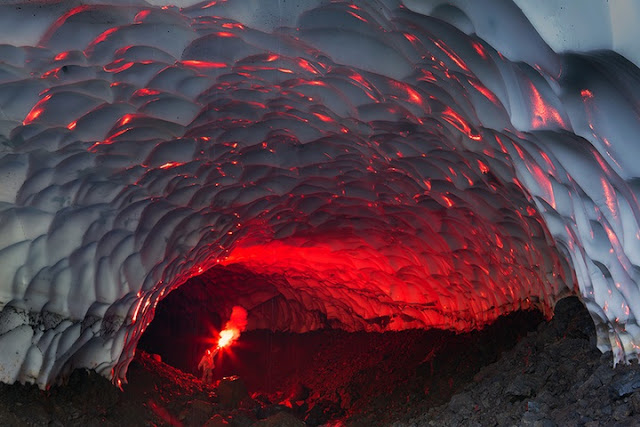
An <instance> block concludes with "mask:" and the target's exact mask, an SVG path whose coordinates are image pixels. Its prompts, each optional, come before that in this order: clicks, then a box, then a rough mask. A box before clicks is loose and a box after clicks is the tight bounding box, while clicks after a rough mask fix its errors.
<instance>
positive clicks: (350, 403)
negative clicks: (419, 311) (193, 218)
mask: <svg viewBox="0 0 640 427" xmlns="http://www.w3.org/2000/svg"><path fill="white" fill-rule="evenodd" d="M514 344H515V345H514ZM612 360H613V358H612V356H611V354H610V353H607V354H601V353H600V352H599V351H598V350H597V349H596V348H595V331H594V328H593V323H592V322H591V320H590V318H589V315H588V313H587V312H586V310H585V309H584V307H583V306H582V305H581V304H580V302H579V301H578V300H577V299H576V298H567V299H565V300H562V301H561V302H560V303H559V304H558V305H557V307H556V313H555V316H554V318H553V320H552V321H550V322H542V321H541V317H540V314H539V313H537V312H525V313H516V314H513V315H511V316H508V317H506V318H502V319H500V320H498V322H496V323H495V324H494V325H492V326H490V327H488V328H486V329H485V330H483V331H479V332H473V333H469V334H459V335H456V334H453V333H451V332H446V331H404V332H393V333H391V332H386V333H379V334H375V333H347V332H344V331H317V332H312V333H307V334H286V333H272V332H269V331H253V332H248V333H245V334H244V335H243V336H242V337H241V339H240V341H239V342H238V343H237V346H236V348H234V349H233V352H232V353H228V354H226V355H224V359H223V360H222V362H221V363H220V364H219V366H217V367H216V375H217V376H218V378H220V380H219V381H218V382H217V383H216V384H204V383H202V382H201V381H200V380H199V379H198V378H197V377H196V376H194V375H192V374H188V373H184V372H183V371H180V370H178V369H175V368H173V367H171V366H169V365H167V364H164V363H162V362H161V361H160V357H159V356H157V355H151V354H148V353H145V352H143V351H140V352H139V354H138V355H137V356H136V358H135V360H134V361H133V362H132V364H131V366H130V370H129V374H128V379H129V383H128V384H124V385H123V391H120V390H119V389H118V388H116V387H115V386H113V385H112V384H111V383H110V382H109V381H107V380H106V379H104V378H103V377H101V376H99V375H97V374H95V373H92V372H87V371H77V372H74V373H73V374H72V375H71V377H70V378H69V379H68V381H67V383H66V384H64V385H61V386H54V387H51V388H50V389H49V390H45V391H42V390H39V389H38V388H37V387H35V386H33V385H20V384H15V385H6V384H0V425H3V426H5V425H7V426H30V425H33V426H36V425H38V426H39V425H48V426H59V425H63V426H91V425H107V426H109V425H113V426H115V425H158V426H160V425H163V426H164V425H166V426H180V425H184V426H190V425H206V426H210V427H211V426H243V427H244V426H247V427H248V426H253V425H255V426H297V425H305V424H306V425H329V426H338V425H348V426H351V425H353V426H388V425H393V426H396V427H400V426H423V425H424V426H428V425H435V426H458V425H460V426H463V425H464V426H467V425H469V426H474V425H476V426H494V425H498V426H511V425H523V426H554V425H558V426H565V425H569V426H570V425H576V426H589V427H592V426H599V425H607V426H609V425H620V426H631V425H640V368H639V366H638V364H636V363H632V364H630V365H619V366H618V367H616V368H613V367H612ZM232 374H235V375H236V376H234V377H226V378H224V379H223V378H222V377H223V376H227V375H232Z"/></svg>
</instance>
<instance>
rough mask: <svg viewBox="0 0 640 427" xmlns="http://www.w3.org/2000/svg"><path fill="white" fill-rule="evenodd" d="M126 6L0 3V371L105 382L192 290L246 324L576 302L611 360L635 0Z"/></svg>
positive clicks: (320, 324) (634, 281) (638, 260)
mask: <svg viewBox="0 0 640 427" xmlns="http://www.w3.org/2000/svg"><path fill="white" fill-rule="evenodd" d="M151 3H155V4H151ZM151 3H147V2H145V1H142V0H126V1H125V0H89V1H86V0H82V1H81V0H74V1H68V2H66V1H65V2H58V1H45V0H42V1H24V2H9V3H3V4H2V5H0V112H1V113H2V114H1V117H0V142H1V144H0V177H1V184H0V266H1V268H0V381H1V382H3V383H15V382H19V383H34V384H37V385H38V386H39V387H40V388H46V387H48V386H50V385H51V384H54V383H56V382H57V380H59V379H61V378H64V377H67V376H68V375H69V374H70V373H71V372H72V371H73V370H74V369H79V368H87V369H91V370H95V371H96V372H98V373H99V374H101V375H103V376H105V377H107V378H109V379H111V380H112V381H113V382H114V383H115V384H116V385H121V384H122V383H123V382H125V381H126V376H127V368H128V366H129V364H130V362H131V360H132V358H133V357H134V354H135V351H136V346H137V344H138V342H139V340H140V337H141V336H142V335H143V333H144V332H145V329H146V328H147V327H148V325H149V324H150V323H151V322H152V320H153V318H154V313H155V310H156V308H157V306H158V304H160V303H161V302H162V300H163V299H164V298H165V297H167V298H168V296H169V295H170V293H172V292H173V291H174V290H177V289H178V288H180V287H181V285H183V284H185V283H189V280H192V278H197V277H200V278H201V280H205V279H206V280H208V282H209V283H210V295H209V298H210V301H209V303H210V307H211V311H212V313H215V315H216V316H218V319H219V321H220V322H223V321H224V320H225V319H227V318H229V316H230V313H231V310H232V307H234V306H241V307H243V308H244V309H246V311H247V325H246V327H247V330H248V331H251V330H272V331H282V332H292V333H306V332H310V331H318V330H325V329H339V330H343V331H348V332H374V333H379V332H385V331H406V330H414V329H443V330H451V331H455V332H458V333H463V332H468V331H472V330H477V329H482V328H483V327H485V326H486V325H488V324H491V323H492V322H494V321H495V320H496V319H498V318H499V317H500V316H503V315H506V314H509V313H512V312H515V311H518V310H523V309H524V310H526V309H534V308H535V309H537V310H540V311H541V312H542V313H543V315H545V316H547V317H551V316H552V314H553V309H554V307H555V305H556V303H557V302H558V301H559V300H561V299H562V298H564V297H567V296H577V297H578V298H579V299H580V301H581V302H582V303H583V304H584V305H585V306H586V307H587V309H588V311H589V314H590V316H591V318H592V320H593V323H594V325H595V328H596V332H597V346H598V348H599V349H600V350H602V351H609V350H610V351H612V359H613V360H611V363H612V364H617V363H627V362H630V361H632V360H635V359H637V357H638V349H639V347H638V346H639V345H640V327H639V326H638V321H637V317H638V316H640V289H639V284H640V227H639V223H638V220H639V219H640V205H639V204H638V195H639V193H640V180H639V178H638V177H640V143H639V142H638V140H637V139H638V135H639V134H640V70H639V69H638V64H640V50H639V49H638V48H637V45H635V44H634V43H635V42H634V40H635V38H636V37H637V36H638V30H637V29H634V28H632V27H633V26H634V25H635V24H634V23H635V22H636V19H635V18H637V17H638V16H640V15H639V13H640V6H639V5H638V3H634V2H633V1H620V2H615V3H613V4H610V5H608V6H607V5H605V2H600V1H595V0H594V1H591V2H589V3H590V4H591V8H585V9H589V10H585V9H581V10H576V9H577V6H576V5H575V4H574V5H573V8H572V6H571V2H550V1H546V2H541V3H539V2H527V1H526V0H516V1H515V2H512V1H510V0H487V1H484V2H473V1H465V0H449V1H442V0H426V1H419V0H406V1H404V2H403V1H401V0H371V1H341V0H286V1H285V0H278V1H276V0H274V1H258V0H211V1H204V2H194V1H191V2H182V3H180V2H177V3H178V5H173V4H168V3H167V2H163V1H160V0H155V1H154V2H151ZM532 3H536V4H538V6H535V5H533V4H532ZM554 3H555V4H556V9H554V10H559V9H557V5H558V4H564V6H566V7H567V11H565V12H564V15H554V16H550V15H548V14H549V13H550V12H549V10H551V6H550V5H551V4H554ZM570 19H572V20H573V21H571V22H570V25H569V24H567V25H564V23H566V22H568V21H567V20H570ZM563 20H564V22H563ZM203 278H204V279H203Z"/></svg>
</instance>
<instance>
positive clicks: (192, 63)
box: [178, 59, 229, 70]
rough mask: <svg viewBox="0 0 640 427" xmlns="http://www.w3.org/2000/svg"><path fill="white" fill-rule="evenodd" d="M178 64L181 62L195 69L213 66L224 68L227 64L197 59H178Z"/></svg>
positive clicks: (211, 67) (205, 68)
mask: <svg viewBox="0 0 640 427" xmlns="http://www.w3.org/2000/svg"><path fill="white" fill-rule="evenodd" d="M178 64H181V65H183V66H185V67H188V68H195V69H202V70H207V69H213V68H225V67H228V66H229V65H228V64H226V63H224V62H212V61H198V60H195V59H194V60H187V61H179V62H178Z"/></svg>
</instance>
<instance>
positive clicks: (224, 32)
mask: <svg viewBox="0 0 640 427" xmlns="http://www.w3.org/2000/svg"><path fill="white" fill-rule="evenodd" d="M215 35H216V36H218V37H225V38H228V37H237V36H236V35H235V34H233V33H230V32H229V31H218V32H217V33H215Z"/></svg>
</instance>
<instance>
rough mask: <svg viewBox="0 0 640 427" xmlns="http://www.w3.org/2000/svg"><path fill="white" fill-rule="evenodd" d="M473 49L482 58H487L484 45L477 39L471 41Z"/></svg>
mask: <svg viewBox="0 0 640 427" xmlns="http://www.w3.org/2000/svg"><path fill="white" fill-rule="evenodd" d="M471 45H472V46H473V49H474V50H475V51H476V52H477V53H478V55H480V56H481V57H482V59H487V52H485V50H484V46H482V44H480V43H479V42H477V41H473V42H471Z"/></svg>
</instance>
